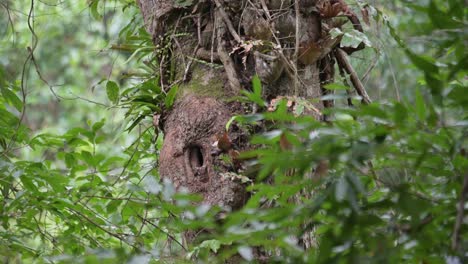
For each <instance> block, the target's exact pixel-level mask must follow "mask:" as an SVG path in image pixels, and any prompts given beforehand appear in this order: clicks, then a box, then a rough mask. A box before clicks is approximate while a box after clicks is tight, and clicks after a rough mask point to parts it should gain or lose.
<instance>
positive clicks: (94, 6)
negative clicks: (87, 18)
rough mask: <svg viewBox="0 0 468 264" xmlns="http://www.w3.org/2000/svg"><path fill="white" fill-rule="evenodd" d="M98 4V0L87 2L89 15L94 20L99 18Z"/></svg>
mask: <svg viewBox="0 0 468 264" xmlns="http://www.w3.org/2000/svg"><path fill="white" fill-rule="evenodd" d="M98 5H99V0H91V3H89V8H90V11H91V15H92V16H93V18H94V19H96V20H100V19H101V14H99V12H98Z"/></svg>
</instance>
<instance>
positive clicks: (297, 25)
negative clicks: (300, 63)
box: [293, 0, 301, 96]
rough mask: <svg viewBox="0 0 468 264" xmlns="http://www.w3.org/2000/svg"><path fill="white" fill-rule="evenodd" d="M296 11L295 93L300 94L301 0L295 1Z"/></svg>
mask: <svg viewBox="0 0 468 264" xmlns="http://www.w3.org/2000/svg"><path fill="white" fill-rule="evenodd" d="M294 11H295V13H296V44H295V47H294V55H293V56H294V57H293V60H294V65H295V67H294V95H295V96H299V73H298V71H297V60H298V58H299V44H300V43H299V42H300V41H301V40H300V38H299V34H300V21H299V20H300V13H299V0H295V1H294Z"/></svg>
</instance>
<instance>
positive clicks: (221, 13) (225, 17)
mask: <svg viewBox="0 0 468 264" xmlns="http://www.w3.org/2000/svg"><path fill="white" fill-rule="evenodd" d="M214 2H215V3H216V7H218V14H219V16H220V17H221V18H222V19H223V21H224V24H225V25H226V27H227V29H228V30H229V33H231V35H232V36H233V37H234V39H235V40H236V41H237V42H238V43H241V42H242V39H241V38H240V36H239V34H237V32H236V30H235V29H234V26H233V25H232V22H231V20H230V19H229V16H228V15H227V14H226V11H224V8H223V5H221V3H220V2H219V0H214Z"/></svg>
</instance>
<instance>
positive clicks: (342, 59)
mask: <svg viewBox="0 0 468 264" xmlns="http://www.w3.org/2000/svg"><path fill="white" fill-rule="evenodd" d="M335 57H336V60H337V61H338V65H339V66H340V67H341V68H343V69H344V70H345V72H346V73H347V74H349V75H350V80H351V83H352V84H353V86H354V88H355V89H356V92H357V93H358V94H359V95H360V96H361V97H362V102H363V103H364V104H370V103H371V102H372V100H371V99H370V97H369V95H368V94H367V92H366V89H365V88H364V85H362V82H361V80H359V77H358V75H357V73H356V71H355V70H354V68H353V66H352V65H351V64H350V63H349V61H348V59H347V58H346V53H345V52H344V51H343V50H342V49H336V51H335Z"/></svg>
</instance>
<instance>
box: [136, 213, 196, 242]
mask: <svg viewBox="0 0 468 264" xmlns="http://www.w3.org/2000/svg"><path fill="white" fill-rule="evenodd" d="M137 216H138V217H139V218H140V220H141V221H142V222H143V223H145V222H146V223H148V224H150V225H151V226H152V227H154V228H156V229H158V230H159V231H161V232H162V233H163V234H164V235H166V236H167V237H169V238H170V239H171V240H173V241H175V242H176V243H177V244H178V245H179V246H180V247H181V248H182V249H184V250H185V251H188V250H187V248H186V247H184V245H182V243H181V242H180V241H179V240H177V239H176V238H175V237H174V236H173V235H171V234H169V233H168V232H166V231H164V230H163V229H162V228H161V227H159V226H158V225H156V224H154V223H152V222H151V221H149V220H148V219H146V218H143V217H142V216H141V215H139V214H137Z"/></svg>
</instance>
